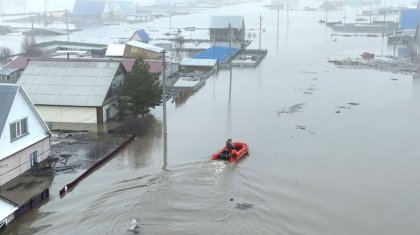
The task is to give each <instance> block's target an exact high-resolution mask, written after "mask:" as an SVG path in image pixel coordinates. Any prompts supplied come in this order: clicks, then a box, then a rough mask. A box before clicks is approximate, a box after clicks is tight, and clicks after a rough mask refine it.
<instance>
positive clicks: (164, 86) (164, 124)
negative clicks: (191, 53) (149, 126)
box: [162, 50, 168, 137]
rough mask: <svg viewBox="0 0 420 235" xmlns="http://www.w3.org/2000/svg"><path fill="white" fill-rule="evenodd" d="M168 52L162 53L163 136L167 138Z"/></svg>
mask: <svg viewBox="0 0 420 235" xmlns="http://www.w3.org/2000/svg"><path fill="white" fill-rule="evenodd" d="M165 57H166V51H165V50H163V51H162V90H163V92H162V102H163V135H164V136H165V137H166V135H167V134H168V131H167V127H166V62H165Z"/></svg>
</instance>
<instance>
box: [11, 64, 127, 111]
mask: <svg viewBox="0 0 420 235" xmlns="http://www.w3.org/2000/svg"><path fill="white" fill-rule="evenodd" d="M120 64H121V62H119V61H88V60H87V61H72V60H70V61H69V60H61V61H34V60H32V61H30V62H29V64H28V66H27V68H26V69H25V71H24V72H23V74H22V76H21V77H20V79H19V80H18V82H17V84H19V85H22V87H23V88H24V89H25V91H26V93H27V94H28V96H29V97H30V98H31V100H32V102H33V103H34V104H36V105H57V106H78V107H101V106H102V105H103V104H104V102H105V98H106V95H107V93H108V90H109V89H110V87H111V83H112V81H113V79H114V77H115V76H116V73H117V71H118V69H119V66H120Z"/></svg>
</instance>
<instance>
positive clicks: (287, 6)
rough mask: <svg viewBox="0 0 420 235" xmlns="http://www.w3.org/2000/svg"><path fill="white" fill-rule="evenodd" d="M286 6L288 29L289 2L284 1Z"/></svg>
mask: <svg viewBox="0 0 420 235" xmlns="http://www.w3.org/2000/svg"><path fill="white" fill-rule="evenodd" d="M286 8H287V31H289V3H286Z"/></svg>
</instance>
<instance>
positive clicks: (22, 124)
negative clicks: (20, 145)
mask: <svg viewBox="0 0 420 235" xmlns="http://www.w3.org/2000/svg"><path fill="white" fill-rule="evenodd" d="M26 134H28V119H27V118H24V119H22V120H20V121H17V122H14V123H12V124H10V140H11V141H14V140H16V139H18V138H19V137H22V136H24V135H26Z"/></svg>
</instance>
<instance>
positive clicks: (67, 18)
mask: <svg viewBox="0 0 420 235" xmlns="http://www.w3.org/2000/svg"><path fill="white" fill-rule="evenodd" d="M66 21H67V42H69V41H70V32H69V11H68V10H67V8H66Z"/></svg>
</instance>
